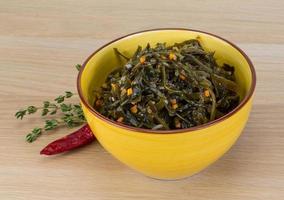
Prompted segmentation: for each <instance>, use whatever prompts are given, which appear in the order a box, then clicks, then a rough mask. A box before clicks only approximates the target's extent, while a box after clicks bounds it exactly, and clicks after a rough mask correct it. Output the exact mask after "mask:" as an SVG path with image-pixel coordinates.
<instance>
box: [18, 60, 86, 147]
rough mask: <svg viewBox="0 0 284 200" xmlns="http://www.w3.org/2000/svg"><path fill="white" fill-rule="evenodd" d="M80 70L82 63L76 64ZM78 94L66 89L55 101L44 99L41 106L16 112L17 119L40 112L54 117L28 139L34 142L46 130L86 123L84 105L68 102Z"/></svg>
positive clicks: (28, 136)
mask: <svg viewBox="0 0 284 200" xmlns="http://www.w3.org/2000/svg"><path fill="white" fill-rule="evenodd" d="M75 67H76V68H77V69H78V70H80V68H81V65H79V64H77V65H76V66H75ZM75 95H76V94H75V93H73V92H71V91H65V93H64V94H63V95H59V96H57V97H56V98H55V99H54V100H53V101H43V102H42V105H41V106H34V105H31V106H28V107H27V108H25V109H21V110H19V111H18V112H16V114H15V117H16V118H17V119H21V120H22V119H23V118H24V117H26V116H27V115H31V114H35V113H38V112H40V113H41V116H42V117H45V116H47V115H49V116H52V117H53V118H52V119H46V120H45V123H44V125H43V126H42V127H35V128H33V129H32V130H31V132H30V133H28V134H27V135H26V141H28V142H33V141H35V140H36V139H37V138H38V137H39V136H40V135H41V134H43V133H44V132H46V131H50V130H54V129H56V128H58V127H60V126H66V127H75V126H79V125H82V124H83V123H86V119H85V116H84V113H83V111H82V107H81V105H80V104H79V103H68V102H66V101H67V99H70V98H71V97H74V96H75Z"/></svg>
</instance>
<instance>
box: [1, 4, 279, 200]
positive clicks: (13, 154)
mask: <svg viewBox="0 0 284 200" xmlns="http://www.w3.org/2000/svg"><path fill="white" fill-rule="evenodd" d="M283 19H284V3H283V1H280V0H275V1H257V0H247V1H245V0H239V1H233V0H219V1H218V0H216V1H208V0H204V1H189V0H183V1H180V0H174V1H162V0H159V1H154V0H149V1H148V0H144V1H131V0H128V1H94V0H81V1H77V0H61V1H56V0H26V1H24V0H6V1H5V0H0V75H1V76H0V112H1V115H0V199H1V200H10V199H12V200H14V199H16V200H20V199H25V200H26V199H36V200H38V199H40V200H47V199H49V200H51V199H62V200H65V199H66V200H67V199H68V200H73V199H74V200H75V199H76V200H78V199H82V200H91V199H92V200H93V199H102V200H105V199H106V200H116V199H123V200H127V199H155V200H156V199H163V200H167V199H169V200H173V199H178V200H183V199H194V200H203V199H204V200H205V199H216V200H221V199H232V200H236V199H249V200H253V199H261V200H263V199H270V200H272V199H278V200H280V199H284V131H283V129H284V122H283V119H284V100H283V99H284V90H283V87H284V86H281V85H282V84H283V81H284V56H283V55H284V53H283V52H284V34H283V32H284V20H283ZM158 27H185V28H193V29H200V30H204V31H208V32H212V33H215V34H218V35H220V36H222V37H224V38H227V39H228V40H231V41H233V42H234V43H236V44H237V45H239V46H240V47H241V48H242V49H243V50H244V51H245V52H246V53H247V54H248V55H249V56H250V57H251V59H252V61H253V63H254V64H255V67H256V71H257V78H258V80H257V89H256V96H255V103H254V107H253V110H252V113H251V117H250V119H249V122H248V124H247V126H246V128H245V130H244V133H243V135H242V136H241V137H240V139H239V140H238V142H237V143H236V144H235V145H234V147H233V148H232V149H231V150H230V151H229V152H228V153H227V154H226V155H225V156H224V157H222V158H221V159H220V160H219V161H218V162H216V163H215V164H213V165H212V166H210V167H209V168H208V169H206V170H205V171H203V172H202V173H200V174H198V175H195V176H193V177H191V178H188V179H184V180H180V181H159V180H153V179H151V178H147V177H144V176H143V175H140V174H138V173H136V172H134V171H132V170H130V169H129V168H127V167H126V166H124V165H123V164H121V163H120V162H118V161H117V160H115V159H114V158H113V157H112V156H110V155H109V154H108V153H107V152H106V151H105V150H104V149H102V147H101V146H100V145H99V144H98V143H97V142H96V143H94V144H92V145H90V146H88V147H85V148H83V149H80V150H77V151H74V152H72V153H67V154H65V155H62V156H55V157H51V158H47V157H43V156H40V155H39V153H38V152H39V150H40V149H41V148H42V147H43V146H45V145H46V144H47V143H49V142H51V141H52V140H54V139H56V138H58V137H60V136H63V135H65V134H66V133H68V132H70V130H67V129H61V130H58V131H56V132H53V133H50V134H48V135H44V136H42V137H41V138H40V139H39V140H38V141H36V142H34V143H32V144H28V143H26V142H25V140H24V136H25V134H26V133H27V132H29V131H30V130H31V128H32V127H34V126H36V125H38V126H39V125H41V124H42V121H41V120H40V119H39V116H31V117H29V118H27V119H25V120H23V121H17V120H16V119H15V118H14V116H13V115H14V113H15V111H16V110H17V109H19V108H21V107H23V106H25V105H31V104H36V105H37V104H40V103H41V101H42V100H52V99H53V98H54V97H55V96H56V95H58V94H61V93H62V92H64V91H65V90H68V89H69V90H73V91H75V89H76V88H75V78H76V75H77V72H76V70H75V69H74V67H73V66H74V64H76V63H82V62H83V61H84V59H85V58H87V56H88V55H89V54H91V53H92V52H93V51H94V50H95V49H96V48H98V47H99V46H100V45H102V44H104V43H106V42H108V41H110V40H112V39H115V38H117V37H119V36H122V35H124V34H127V33H131V32H135V31H139V30H143V29H150V28H158Z"/></svg>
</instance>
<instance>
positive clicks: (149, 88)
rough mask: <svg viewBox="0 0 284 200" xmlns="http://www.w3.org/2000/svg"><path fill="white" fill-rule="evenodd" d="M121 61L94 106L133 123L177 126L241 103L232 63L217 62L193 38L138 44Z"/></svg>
mask: <svg viewBox="0 0 284 200" xmlns="http://www.w3.org/2000/svg"><path fill="white" fill-rule="evenodd" d="M114 52H115V53H116V54H117V55H118V56H120V57H122V58H123V59H125V60H126V64H124V65H123V66H120V67H119V68H117V69H115V70H114V71H113V72H111V73H110V74H109V75H108V77H107V79H106V81H105V83H104V84H103V85H102V87H101V89H100V90H99V91H95V102H94V108H95V109H96V110H97V111H98V112H99V113H101V114H102V115H104V116H106V117H107V118H109V119H111V120H114V121H117V122H119V123H123V124H126V125H129V126H133V127H140V128H146V129H154V130H169V129H182V128H190V127H194V126H198V125H201V124H205V123H207V122H210V121H212V120H215V119H218V118H220V117H222V116H223V115H225V114H227V113H228V112H230V111H231V110H233V109H234V108H235V107H236V106H237V105H238V104H239V101H240V97H239V91H238V85H237V84H236V82H235V76H234V67H233V66H230V65H228V64H223V65H222V66H221V65H218V64H217V62H216V59H215V58H214V52H207V51H205V50H204V48H203V47H202V46H201V44H200V42H199V41H198V39H191V40H187V41H184V42H181V43H176V44H174V45H172V46H166V44H165V43H157V44H156V46H155V47H151V46H150V44H148V45H147V46H146V47H145V48H144V49H143V48H142V47H141V46H138V48H137V50H136V52H135V53H134V55H133V56H132V57H131V58H128V57H127V56H125V55H123V54H122V53H121V52H120V51H119V50H118V49H114Z"/></svg>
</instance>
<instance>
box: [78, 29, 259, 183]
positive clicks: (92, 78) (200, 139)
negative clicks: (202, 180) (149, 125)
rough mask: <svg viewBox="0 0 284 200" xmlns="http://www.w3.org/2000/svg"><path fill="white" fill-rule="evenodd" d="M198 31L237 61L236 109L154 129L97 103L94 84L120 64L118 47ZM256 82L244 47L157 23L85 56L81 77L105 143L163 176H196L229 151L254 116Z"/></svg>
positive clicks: (127, 49)
mask: <svg viewBox="0 0 284 200" xmlns="http://www.w3.org/2000/svg"><path fill="white" fill-rule="evenodd" d="M196 37H199V41H201V44H202V46H203V47H204V48H205V49H206V50H208V51H214V52H215V57H216V59H217V62H219V63H223V62H225V63H228V64H231V65H233V66H235V74H236V80H237V83H238V84H239V86H240V88H241V98H242V101H241V103H240V104H239V106H238V107H237V108H235V109H234V110H233V111H231V112H230V113H228V114H227V115H225V116H223V117H221V118H219V119H217V120H215V121H212V122H210V123H207V124H204V125H201V126H197V127H193V128H187V129H181V130H169V131H158V130H156V131H154V130H149V129H148V130H147V129H142V128H134V127H130V126H126V125H121V124H119V123H117V122H115V121H112V120H109V119H107V118H106V117H104V116H102V115H101V114H100V113H98V112H97V111H96V110H94V109H93V108H92V105H93V101H94V100H93V99H94V98H93V90H94V89H96V88H99V87H100V86H101V85H102V84H103V82H104V80H105V78H106V77H107V75H108V74H109V73H110V72H111V71H112V70H113V69H114V68H116V67H117V66H119V65H120V60H119V59H118V58H117V57H116V56H115V54H114V51H113V48H118V49H119V50H120V51H122V52H123V53H125V54H128V55H129V56H131V55H132V54H133V53H134V51H135V50H136V48H137V46H138V45H141V46H146V45H147V43H150V44H152V45H155V44H156V43H158V42H166V43H167V44H168V45H171V44H173V43H175V42H182V41H184V40H188V39H192V38H196ZM255 83H256V77H255V71H254V68H253V65H252V63H251V61H250V60H249V58H248V57H247V56H246V55H245V53H244V52H243V51H242V50H240V49H239V48H238V47H237V46H235V45H234V44H232V43H231V42H229V41H227V40H225V39H223V38H220V37H218V36H216V35H213V34H210V33H206V32H202V31H196V30H189V29H155V30H148V31H141V32H138V33H133V34H130V35H126V36H124V37H121V38H118V39H116V40H114V41H112V42H110V43H108V44H106V45H104V46H102V47H101V48H99V49H98V50H97V51H96V52H94V53H93V54H92V55H91V56H90V57H89V58H88V59H87V60H86V61H85V63H84V65H83V67H82V69H81V71H80V73H79V76H78V82H77V84H78V92H79V96H80V100H81V104H82V107H83V111H84V114H85V116H86V119H87V121H88V124H89V125H90V127H91V129H92V131H93V133H94V134H95V136H96V138H97V139H98V141H99V142H100V143H101V145H102V146H103V147H104V148H105V149H106V150H107V151H109V152H110V153H111V154H112V155H113V156H114V157H116V158H117V159H118V160H120V161H121V162H123V163H125V164H126V165H128V166H129V167H131V168H133V169H135V170H137V171H139V172H141V173H143V174H145V175H147V176H150V177H153V178H158V179H179V178H184V177H187V176H191V175H193V174H195V173H197V172H199V171H201V170H202V169H204V168H206V167H207V166H208V165H210V164H212V163H213V162H214V161H216V160H217V159H218V158H220V157H221V156H222V155H223V154H224V153H225V152H226V151H228V149H229V148H230V147H231V146H232V145H233V144H234V143H235V141H236V140H237V138H238V137H239V135H240V134H241V132H242V130H243V128H244V126H245V124H246V122H247V120H248V116H249V113H250V110H251V105H252V101H253V93H254V89H255ZM94 159H95V158H94Z"/></svg>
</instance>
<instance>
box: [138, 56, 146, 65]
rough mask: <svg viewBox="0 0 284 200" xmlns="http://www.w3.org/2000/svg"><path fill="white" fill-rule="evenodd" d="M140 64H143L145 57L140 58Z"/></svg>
mask: <svg viewBox="0 0 284 200" xmlns="http://www.w3.org/2000/svg"><path fill="white" fill-rule="evenodd" d="M139 61H140V63H141V64H143V63H145V61H146V56H141V57H140V59H139Z"/></svg>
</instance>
